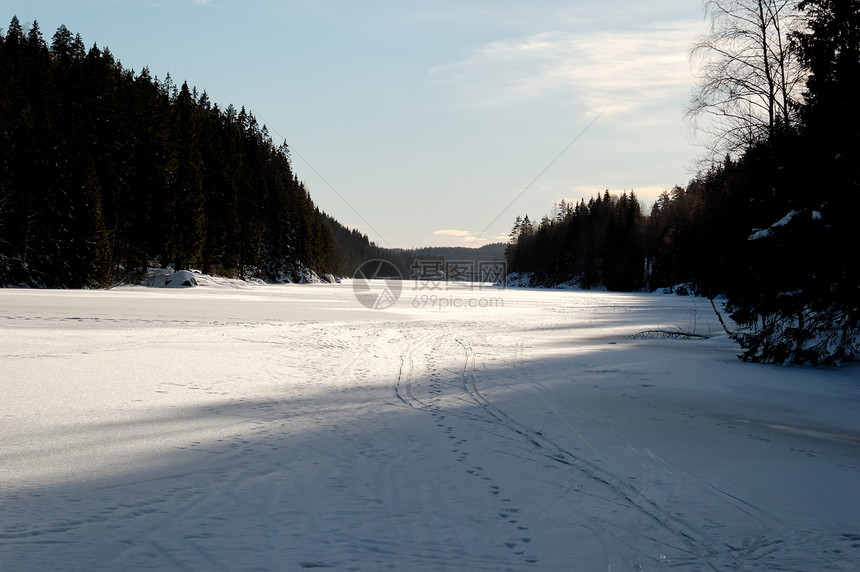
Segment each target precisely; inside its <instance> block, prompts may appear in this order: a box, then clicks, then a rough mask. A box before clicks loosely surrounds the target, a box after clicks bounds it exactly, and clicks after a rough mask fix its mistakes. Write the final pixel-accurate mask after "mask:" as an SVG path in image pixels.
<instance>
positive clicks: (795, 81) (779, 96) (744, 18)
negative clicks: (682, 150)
mask: <svg viewBox="0 0 860 572" xmlns="http://www.w3.org/2000/svg"><path fill="white" fill-rule="evenodd" d="M704 8H705V14H706V17H707V18H708V19H710V22H711V27H710V30H709V32H708V34H706V35H705V36H704V37H702V38H700V39H699V40H698V41H697V42H696V43H695V44H694V45H693V47H692V49H691V51H690V59H691V62H692V63H693V65H694V66H695V67H696V68H697V71H698V82H697V84H696V86H695V88H694V91H693V97H692V99H691V101H690V105H689V107H688V108H687V110H686V118H687V119H688V120H689V121H690V123H691V124H692V126H693V127H694V128H695V129H696V130H697V131H699V132H700V133H702V134H704V135H705V139H706V141H705V142H704V143H705V145H706V147H707V148H708V152H709V155H710V157H711V158H713V157H720V156H722V155H723V154H725V153H730V154H734V153H736V152H738V151H741V150H743V149H744V148H746V147H748V146H749V145H751V144H753V143H756V142H760V141H771V140H773V138H774V136H775V135H776V134H777V132H778V131H779V129H781V128H784V127H787V126H790V125H791V123H792V119H793V117H792V115H793V109H794V107H795V106H794V103H795V98H796V97H797V96H798V93H799V91H800V88H801V87H802V80H803V72H802V68H801V66H800V65H799V63H798V61H797V59H796V58H795V54H794V52H793V51H792V50H791V49H790V45H789V34H790V33H791V32H792V30H793V29H794V27H795V26H796V25H797V23H798V21H799V14H798V11H797V1H796V0H705V3H704Z"/></svg>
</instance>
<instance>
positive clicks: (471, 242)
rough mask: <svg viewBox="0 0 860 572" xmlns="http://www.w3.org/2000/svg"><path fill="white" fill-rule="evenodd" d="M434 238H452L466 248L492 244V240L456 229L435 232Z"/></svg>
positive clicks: (468, 231)
mask: <svg viewBox="0 0 860 572" xmlns="http://www.w3.org/2000/svg"><path fill="white" fill-rule="evenodd" d="M433 235H434V236H450V237H452V238H455V239H457V241H458V242H461V243H463V244H464V245H466V246H481V245H482V244H486V243H488V242H491V241H490V240H488V239H486V238H483V237H481V236H477V235H476V234H475V233H474V232H472V231H471V230H456V229H443V230H435V231H433ZM504 240H507V237H504Z"/></svg>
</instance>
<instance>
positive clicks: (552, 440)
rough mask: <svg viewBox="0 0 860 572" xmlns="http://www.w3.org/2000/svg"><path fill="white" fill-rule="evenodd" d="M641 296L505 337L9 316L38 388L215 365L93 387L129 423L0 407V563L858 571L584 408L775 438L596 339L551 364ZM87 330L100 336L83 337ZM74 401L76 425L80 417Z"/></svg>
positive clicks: (434, 327) (566, 313)
mask: <svg viewBox="0 0 860 572" xmlns="http://www.w3.org/2000/svg"><path fill="white" fill-rule="evenodd" d="M547 294H548V295H550V296H552V295H553V294H554V293H547ZM630 300H632V302H631V301H630ZM540 304H547V302H546V301H539V302H538V306H539V307H540ZM577 304H579V306H577ZM643 307H645V309H647V303H646V302H639V300H638V299H635V298H624V299H619V302H618V303H617V304H614V305H609V306H601V304H600V303H594V302H592V299H590V298H583V299H578V298H577V299H574V300H572V303H571V306H570V307H569V308H558V307H555V306H554V305H551V304H549V305H548V307H547V308H546V309H545V310H544V311H543V313H539V314H540V316H539V317H540V319H541V320H543V321H540V320H538V322H539V323H540V325H541V328H534V329H528V328H525V327H517V325H518V324H520V323H521V322H522V318H521V317H519V316H517V315H510V316H509V315H503V317H502V318H501V319H498V318H494V319H486V318H480V319H479V317H478V316H476V317H475V319H466V318H460V319H456V320H440V319H436V318H433V319H405V320H404V319H396V320H378V319H377V320H373V321H367V322H361V321H353V322H330V321H321V322H314V321H303V322H296V323H275V324H270V323H261V322H255V321H232V320H229V319H228V320H223V321H222V320H217V319H213V320H207V321H205V322H201V321H200V319H196V318H190V319H188V320H177V321H176V322H170V321H169V320H160V319H156V320H151V321H148V320H144V322H146V324H145V325H146V326H147V327H163V328H164V331H165V336H166V339H165V338H162V337H160V336H158V337H154V336H151V335H140V334H137V333H135V332H134V328H135V327H136V326H137V325H140V323H141V320H140V319H138V318H125V317H122V316H119V317H116V318H111V317H109V316H108V317H98V318H87V317H86V316H84V317H78V316H77V315H75V316H70V317H66V316H56V315H34V314H32V313H23V312H20V311H19V312H15V311H14V310H13V311H11V312H9V313H8V314H7V315H0V335H2V334H3V333H4V330H3V329H2V327H3V326H2V322H4V321H6V322H9V323H10V324H11V326H10V327H9V328H10V329H9V330H7V331H6V333H7V336H6V338H5V339H9V340H11V339H12V337H11V336H12V335H18V334H19V333H20V332H24V335H30V336H31V337H32V339H33V340H35V341H36V342H37V343H38V344H39V349H38V350H37V351H34V350H32V349H28V348H27V347H26V346H24V345H20V344H17V345H16V344H15V343H10V344H7V345H6V346H4V349H3V350H2V352H0V360H3V363H6V364H11V365H12V366H14V367H18V368H19V369H20V372H21V374H22V375H25V376H26V375H29V376H31V379H34V380H38V379H39V378H38V376H37V374H38V373H39V372H47V373H44V375H55V376H58V378H60V379H66V378H63V377H62V372H63V371H64V368H66V366H64V364H69V363H70V364H73V365H74V366H76V367H78V368H88V367H90V366H93V367H96V366H101V367H104V366H105V365H108V366H113V367H116V366H118V364H120V363H122V364H124V365H125V360H130V362H129V364H128V365H127V367H128V368H130V369H132V370H134V369H135V367H137V368H145V367H146V366H147V364H151V361H152V359H153V357H155V356H159V358H160V359H165V360H168V361H170V360H173V361H176V362H178V363H182V364H183V365H184V367H185V369H187V370H191V371H193V370H195V369H197V370H204V371H207V372H208V374H207V375H205V376H192V375H187V376H174V377H171V376H166V377H165V378H164V379H160V378H159V379H146V377H147V376H141V375H139V374H138V375H137V376H136V377H135V376H134V375H132V374H128V379H133V380H135V382H136V383H141V384H142V387H141V388H139V389H134V390H129V395H128V396H124V395H119V396H117V394H116V391H118V388H122V387H125V386H124V385H123V384H122V383H123V380H125V379H126V377H124V376H125V375H126V374H122V373H115V374H114V377H115V378H116V379H114V377H111V380H113V381H115V384H114V385H111V384H108V385H106V386H105V388H104V389H99V390H98V391H104V392H105V394H106V395H111V396H117V399H118V400H119V401H120V402H121V406H118V407H120V409H119V410H118V411H120V412H121V414H120V413H110V410H111V409H110V408H112V407H113V406H109V410H108V413H105V411H104V410H103V408H101V405H100V404H99V403H95V405H92V404H90V405H91V406H92V407H94V410H93V411H95V413H97V414H98V415H96V418H95V419H93V421H92V422H88V423H87V424H84V425H83V426H81V425H79V424H76V423H72V422H70V423H68V424H66V425H63V424H62V423H60V424H57V423H55V422H53V421H50V419H47V418H43V417H37V423H36V424H35V425H34V427H33V430H34V431H35V433H33V435H34V436H31V437H27V436H26V435H27V432H25V431H23V430H18V429H17V428H15V427H13V426H12V425H10V421H9V420H10V419H11V420H13V421H14V420H16V419H17V418H16V417H15V414H14V412H13V410H11V409H9V410H7V414H6V416H5V420H4V418H3V417H2V416H0V422H2V423H4V424H6V425H5V428H4V429H3V431H4V433H3V434H4V435H7V434H8V435H9V436H10V441H9V442H10V445H9V447H10V448H9V449H7V450H6V451H5V452H4V451H0V457H2V458H0V461H4V459H5V461H6V462H12V463H13V465H12V466H16V467H17V465H16V464H14V463H18V462H19V461H17V459H19V458H23V457H22V455H31V456H29V457H27V459H29V460H28V461H26V463H25V462H21V463H22V464H21V466H22V467H23V466H24V465H25V464H29V465H30V466H31V468H29V469H27V470H23V469H22V472H21V473H20V474H21V475H23V476H20V477H16V478H18V481H16V482H15V483H12V482H11V481H10V482H8V483H7V484H5V485H4V484H2V483H0V493H2V496H0V569H3V570H29V569H46V568H52V569H68V570H94V569H104V570H108V569H110V570H113V569H133V570H135V569H154V568H155V569H163V570H234V569H248V570H285V569H286V570H292V569H311V568H329V569H338V570H381V569H404V568H408V569H411V570H560V569H571V570H580V569H581V570H650V569H658V568H659V569H679V570H810V571H811V570H820V569H835V570H851V569H855V565H856V563H857V562H858V561H860V523H858V522H856V521H855V524H858V526H857V527H856V528H854V529H852V530H845V531H844V532H840V533H838V534H835V533H834V532H833V530H826V531H825V530H821V529H812V528H809V527H806V528H798V527H797V525H796V523H795V522H793V521H792V520H791V519H790V518H787V517H786V516H785V515H784V514H781V515H778V514H775V513H772V512H771V511H769V510H768V509H766V508H764V507H762V506H760V503H759V502H757V501H756V500H752V499H750V498H745V497H744V495H743V494H739V493H736V492H735V491H732V490H727V489H726V488H725V487H726V485H723V484H721V483H720V482H718V481H717V480H715V479H714V478H713V477H711V476H709V475H708V474H707V473H706V472H702V471H701V470H698V469H696V468H695V465H689V464H688V466H687V467H682V466H680V465H679V464H678V462H677V460H672V459H669V458H667V457H664V456H661V454H659V453H658V452H657V451H655V450H654V446H653V445H647V442H646V441H643V440H642V439H640V438H639V437H638V436H632V435H631V434H630V433H629V427H630V425H628V424H617V423H613V422H612V421H611V419H610V416H608V415H607V412H606V411H604V410H593V409H589V405H588V404H587V403H584V402H582V403H580V402H579V401H578V400H577V396H582V395H589V396H592V395H596V396H601V395H602V392H606V395H607V397H606V399H614V400H616V401H613V403H616V402H617V403H626V404H627V405H625V407H629V408H631V409H626V410H625V411H628V412H636V413H637V414H640V412H650V411H652V410H653V416H655V417H654V419H653V421H654V423H656V422H657V421H658V420H660V421H662V420H663V419H665V418H668V419H669V420H670V421H672V420H674V421H676V422H678V423H681V424H683V423H695V425H690V427H694V428H701V427H703V426H707V427H709V428H710V429H709V430H712V431H715V432H720V435H722V436H726V437H725V438H731V439H749V442H751V443H752V442H754V441H755V443H756V444H755V446H756V447H770V446H772V443H771V440H770V439H769V438H768V437H762V436H761V435H760V434H758V433H749V434H746V435H743V434H742V433H743V430H742V431H741V432H738V430H737V425H738V424H736V423H732V422H731V421H726V420H723V419H711V418H708V420H707V421H702V420H701V419H697V415H700V413H699V412H696V411H692V410H688V409H686V408H684V409H678V410H668V409H667V408H666V406H665V403H664V402H662V401H660V399H658V398H659V397H660V394H657V398H652V397H649V394H648V391H647V389H648V388H650V387H652V386H653V384H651V383H648V382H649V381H650V380H649V379H648V377H647V375H645V374H655V375H657V374H659V373H660V372H659V371H657V370H656V369H655V367H656V366H653V365H651V366H649V367H651V370H650V372H645V374H643V375H644V377H643V378H642V380H641V381H642V383H639V384H638V386H637V385H636V384H632V385H630V384H628V385H627V386H624V387H628V386H629V387H631V388H636V387H638V389H619V388H617V387H614V386H612V387H611V388H610V384H608V383H605V382H606V380H609V381H615V380H619V379H623V380H626V379H628V378H629V377H630V372H631V368H630V366H629V365H628V364H624V363H613V362H612V360H607V359H605V358H602V359H598V357H594V356H600V355H602V354H600V353H599V352H603V351H607V350H606V348H607V346H606V343H607V341H606V340H607V339H609V338H607V337H605V334H602V333H600V331H598V330H595V332H596V333H595V334H593V335H592V336H591V337H589V336H586V335H581V336H580V337H579V338H578V339H579V340H580V343H582V344H585V345H587V344H595V347H597V345H598V344H599V345H600V349H599V350H595V352H597V353H591V354H583V355H582V356H578V357H577V356H572V355H570V354H563V355H565V356H566V357H565V358H564V360H565V361H563V362H559V363H561V364H562V365H556V366H554V367H555V369H553V367H552V366H547V365H546V363H548V362H549V360H558V359H560V358H558V357H556V355H555V354H553V353H546V351H544V350H541V348H543V347H549V346H548V344H549V341H548V340H552V339H553V336H554V335H555V334H553V332H554V331H559V332H565V331H567V330H566V329H567V328H569V327H570V320H571V317H572V316H578V315H579V314H577V312H585V313H587V314H589V319H590V320H592V321H594V322H596V324H597V325H595V326H593V327H595V328H598V329H599V328H601V327H605V328H615V330H613V331H614V332H618V331H621V330H619V328H622V329H623V328H627V329H630V328H631V324H632V326H634V327H639V324H638V323H636V321H635V319H636V318H635V316H636V315H637V313H638V312H643V311H645V309H643ZM685 311H689V310H685ZM73 313H75V312H73ZM700 319H703V318H700ZM88 320H89V321H90V322H99V323H100V324H101V325H104V324H105V323H107V324H108V325H109V326H108V327H106V329H105V330H104V335H103V336H100V335H93V336H91V337H84V338H81V339H77V338H76V337H75V336H74V335H73V334H74V332H75V331H80V330H79V328H81V327H82V326H81V322H84V324H86V322H87V321H88ZM32 323H35V324H36V325H31V324H32ZM64 324H66V325H67V324H73V327H74V328H75V329H74V331H69V334H70V335H69V336H68V337H67V338H65V339H62V340H55V339H53V338H52V337H51V336H50V329H51V328H63V327H66V326H64ZM110 324H113V326H110ZM114 327H115V328H117V329H116V330H114V329H112V328H114ZM33 328H35V329H33ZM611 339H613V340H618V339H621V338H619V337H618V336H617V334H616V335H615V336H614V337H612V338H611ZM608 343H609V344H613V345H617V343H618V342H616V341H610V342H608ZM685 343H686V344H692V343H696V342H678V341H673V342H671V344H669V343H668V342H665V341H664V342H659V341H658V342H637V344H638V346H648V347H652V348H657V349H656V350H655V351H661V348H662V349H665V348H666V347H668V348H669V349H670V350H672V351H677V348H678V347H683V346H682V344H685ZM648 344H650V345H648ZM43 346H44V347H43ZM534 347H537V350H533V348H534ZM611 349H612V350H613V351H614V350H615V349H616V348H611ZM533 351H537V357H536V356H533V355H532V352H533ZM541 351H544V353H540V352H541ZM233 354H237V355H233ZM225 355H226V356H228V357H224V356H225ZM231 356H232V357H231ZM541 356H545V358H541ZM45 362H47V363H48V364H49V365H50V368H54V369H50V368H49V369H45V368H44V366H39V365H38V364H44V363H45ZM565 364H566V365H565ZM207 367H208V369H207ZM40 368H41V369H40ZM545 368H548V369H545ZM144 371H146V370H145V369H144ZM158 371H160V370H158V369H156V370H152V373H153V374H155V373H157V372H158ZM34 372H35V373H34ZM68 375H72V374H68ZM33 376H36V377H33ZM560 377H563V378H565V379H566V383H568V384H571V386H575V387H576V388H577V391H580V392H585V391H586V390H587V391H588V393H577V392H572V391H570V390H569V388H568V386H564V385H559V383H558V382H559V381H561V380H560ZM625 383H626V382H625ZM10 387H11V386H10ZM21 391H22V392H23V393H22V396H23V398H31V396H30V394H28V393H27V392H26V390H24V389H22V390H21ZM34 391H35V390H34ZM159 400H162V401H159ZM148 402H151V403H152V404H153V407H154V409H153V408H152V407H145V405H144V404H146V403H148ZM32 403H38V401H33V402H32ZM158 403H163V404H164V405H163V407H164V409H159V408H158ZM177 404H182V405H181V406H180V405H177ZM28 406H29V407H33V408H34V411H36V413H35V414H36V415H41V413H39V412H40V411H41V409H40V408H39V407H36V406H34V405H28ZM72 406H73V407H74V408H76V409H74V411H77V412H78V413H77V415H78V418H79V417H81V416H86V414H87V413H86V407H87V404H75V403H74V402H72ZM45 407H47V405H45ZM122 412H124V413H122ZM641 414H642V415H646V413H641ZM647 414H648V415H652V413H647ZM123 415H125V416H126V418H124V420H123V421H122V423H119V421H118V419H119V418H121V417H123ZM42 419H44V423H45V425H44V427H43V426H41V425H39V422H41V421H39V420H42ZM76 419H77V418H76ZM643 419H645V417H643ZM52 423H54V424H52ZM124 424H125V425H124ZM703 424H707V425H703ZM751 424H752V422H750V423H747V424H746V425H751ZM771 425H774V424H771ZM0 427H3V426H0ZM755 428H756V429H755V430H756V431H758V430H761V431H762V432H764V431H766V430H772V429H768V426H767V425H766V424H759V425H756V426H755ZM743 429H747V427H746V426H744V427H743ZM748 429H749V431H753V428H752V427H749V428H748ZM40 432H42V433H40ZM41 434H44V437H43V438H42V441H40V440H39V439H40V438H39V435H41ZM822 434H824V433H822ZM768 435H769V434H768ZM631 437H636V438H631ZM792 438H794V439H798V440H800V441H797V443H799V444H798V445H797V447H794V448H791V449H789V451H788V452H787V453H786V454H789V455H797V457H792V459H795V458H800V456H803V457H804V458H805V459H806V460H805V461H803V462H808V463H812V462H816V461H817V459H816V454H817V453H816V449H815V447H816V444H815V443H811V444H810V443H807V442H806V441H804V439H808V438H807V437H802V436H793V437H792ZM852 439H853V437H852V438H849V439H848V440H847V441H844V440H843V442H841V443H840V444H838V445H833V446H834V447H837V446H838V447H842V448H843V449H838V451H843V450H844V448H849V450H850V451H853V453H850V454H849V455H848V456H847V461H844V462H843V464H841V465H839V467H840V468H839V471H840V473H839V474H840V475H841V474H844V472H846V471H848V472H852V471H853V473H856V474H857V475H860V468H858V465H860V462H858V458H857V450H856V441H855V442H852V441H851V440H852ZM758 441H761V442H760V443H759V442H758ZM794 442H795V441H792V443H794ZM643 443H646V445H643ZM801 445H803V447H801ZM28 447H31V448H32V451H30V450H29V449H28ZM105 447H106V448H105ZM804 447H805V448H804ZM851 447H853V449H850V448H851ZM839 454H842V453H839ZM851 455H853V459H852V457H851ZM834 458H836V459H837V460H838V458H837V457H834ZM792 462H800V461H792ZM43 465H44V466H43ZM691 467H692V468H693V469H695V470H691ZM9 474H10V475H11V476H15V475H16V474H17V473H14V472H13V473H9ZM848 494H849V495H850V493H848ZM852 502H853V501H852ZM855 504H856V503H855Z"/></svg>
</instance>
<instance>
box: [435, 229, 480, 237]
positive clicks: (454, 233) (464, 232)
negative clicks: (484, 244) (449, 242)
mask: <svg viewBox="0 0 860 572" xmlns="http://www.w3.org/2000/svg"><path fill="white" fill-rule="evenodd" d="M433 234H435V235H436V236H456V237H461V238H462V237H466V236H470V235H471V234H472V233H471V232H470V231H468V230H453V229H445V230H436V231H433Z"/></svg>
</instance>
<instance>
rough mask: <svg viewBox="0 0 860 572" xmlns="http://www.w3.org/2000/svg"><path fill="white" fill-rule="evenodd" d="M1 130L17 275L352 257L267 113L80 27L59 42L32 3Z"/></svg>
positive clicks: (104, 278) (91, 275) (16, 33)
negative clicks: (154, 66) (342, 250)
mask: <svg viewBox="0 0 860 572" xmlns="http://www.w3.org/2000/svg"><path fill="white" fill-rule="evenodd" d="M0 141H2V144H0V283H2V284H27V285H32V286H48V287H80V286H104V285H107V284H110V283H112V282H113V281H116V280H122V279H133V278H134V277H135V276H138V275H140V273H141V272H142V271H143V270H144V269H145V268H146V266H147V264H150V263H152V262H153V261H154V262H155V263H157V264H162V265H172V266H174V267H175V268H177V269H180V268H188V267H194V268H200V269H202V270H203V271H204V272H209V273H214V274H221V275H227V276H246V275H255V276H258V277H261V278H265V279H268V280H278V279H290V278H292V279H295V278H297V277H298V276H299V275H301V274H302V273H305V272H306V271H307V270H313V271H316V272H318V273H322V272H338V271H343V272H346V271H349V269H347V268H340V267H338V265H337V262H338V261H337V260H335V259H334V258H333V257H334V244H333V237H332V233H331V231H330V228H331V226H332V225H331V221H329V224H327V219H326V217H325V215H324V214H323V213H321V212H320V211H319V209H318V208H316V207H315V205H314V203H313V201H312V200H311V198H310V196H309V195H308V192H307V190H306V189H305V187H304V186H303V184H302V183H301V182H300V181H299V180H298V179H297V178H296V176H295V174H294V173H293V171H292V169H291V166H290V156H289V149H288V148H287V146H286V144H282V145H277V144H275V143H274V142H273V141H272V139H271V137H270V136H269V134H268V132H267V130H266V128H265V127H262V126H260V125H259V124H258V123H257V121H256V119H255V118H254V116H253V115H252V114H250V113H248V112H247V111H246V110H245V109H244V108H242V109H238V110H237V109H235V108H234V107H233V106H227V107H226V108H221V107H219V106H218V105H217V104H215V103H212V102H211V101H210V100H209V97H208V96H207V94H206V92H203V93H198V92H197V90H196V89H193V88H189V86H188V85H187V84H186V83H183V84H182V85H181V86H177V85H176V84H174V82H173V81H172V79H171V78H170V76H169V75H168V76H167V77H165V78H164V79H161V80H159V79H158V78H154V77H152V76H151V75H150V72H149V71H148V70H147V69H146V68H144V69H143V70H141V71H140V72H139V73H136V72H134V71H133V70H129V69H124V68H123V66H122V65H121V64H120V62H119V61H118V60H116V59H115V58H114V56H113V55H112V54H111V53H110V51H109V50H108V49H99V48H98V47H97V46H95V45H93V46H92V47H91V48H89V49H86V48H85V46H84V43H83V41H82V39H81V37H80V36H79V35H73V34H72V32H70V31H69V30H68V29H66V28H65V27H61V28H60V29H59V30H57V32H56V34H54V36H53V39H52V42H51V44H50V45H48V44H47V43H46V41H45V40H44V39H43V37H42V33H41V31H40V30H39V27H38V24H37V23H34V24H33V25H32V26H31V27H30V28H29V29H28V30H24V29H22V26H21V25H20V23H19V21H18V20H17V18H13V20H12V22H11V24H10V25H9V28H8V30H6V32H5V34H2V35H0ZM334 224H335V225H336V223H334ZM337 226H339V225H337Z"/></svg>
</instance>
